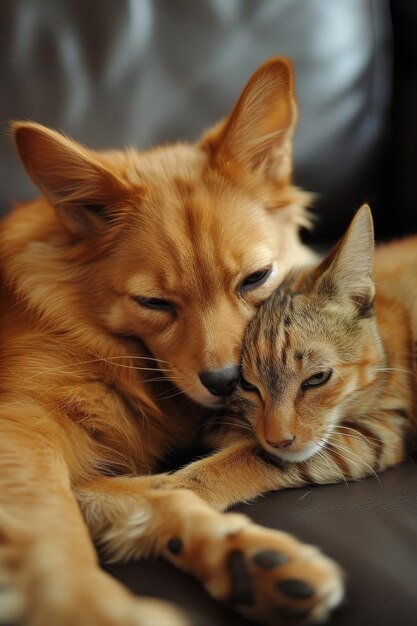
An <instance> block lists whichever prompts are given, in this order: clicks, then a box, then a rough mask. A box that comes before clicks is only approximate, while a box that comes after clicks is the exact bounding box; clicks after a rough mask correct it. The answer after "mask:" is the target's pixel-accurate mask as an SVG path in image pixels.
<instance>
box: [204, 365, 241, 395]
mask: <svg viewBox="0 0 417 626" xmlns="http://www.w3.org/2000/svg"><path fill="white" fill-rule="evenodd" d="M239 376H240V367H239V365H229V366H228V367H224V368H223V369H221V370H206V371H204V372H200V373H199V375H198V377H199V379H200V380H201V382H202V383H203V385H204V387H205V388H206V389H207V390H208V391H209V392H210V393H211V394H213V396H229V395H230V394H231V393H232V392H233V391H234V389H235V387H236V385H237V383H238V380H239Z"/></svg>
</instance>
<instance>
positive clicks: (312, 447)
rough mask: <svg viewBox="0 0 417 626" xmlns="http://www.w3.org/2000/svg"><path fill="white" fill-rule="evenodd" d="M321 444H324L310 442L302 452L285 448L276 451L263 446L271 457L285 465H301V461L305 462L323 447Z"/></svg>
mask: <svg viewBox="0 0 417 626" xmlns="http://www.w3.org/2000/svg"><path fill="white" fill-rule="evenodd" d="M323 443H324V442H321V441H318V442H316V441H312V442H311V443H308V444H307V445H306V446H305V447H304V448H303V449H302V450H288V449H285V448H284V449H282V450H278V449H277V448H272V447H271V446H264V448H265V450H266V451H267V452H268V454H270V455H273V456H274V457H276V458H277V459H279V460H280V461H285V462H286V463H301V462H302V461H306V460H307V459H309V458H310V457H312V456H314V455H315V454H316V453H317V452H318V451H319V450H320V448H322V447H323Z"/></svg>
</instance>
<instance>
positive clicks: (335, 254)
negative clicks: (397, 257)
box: [315, 204, 375, 315]
mask: <svg viewBox="0 0 417 626" xmlns="http://www.w3.org/2000/svg"><path fill="white" fill-rule="evenodd" d="M374 247H375V245H374V229H373V222H372V214H371V210H370V208H369V206H368V205H366V204H364V205H363V206H362V207H361V208H360V209H359V211H358V212H357V213H356V215H355V217H354V218H353V220H352V222H351V224H350V226H349V228H348V230H347V232H346V233H345V235H344V236H343V237H342V239H341V240H340V241H339V243H338V244H337V245H336V246H335V248H334V249H333V250H332V251H331V252H330V254H329V255H328V256H327V257H326V258H325V259H324V261H323V262H322V263H321V265H320V266H319V268H318V270H317V274H318V279H317V282H316V287H315V290H316V292H318V293H320V294H321V295H323V294H324V295H325V296H327V297H333V298H336V299H337V300H339V301H345V302H346V301H347V300H349V301H351V302H353V303H354V304H355V305H356V306H357V308H358V311H359V312H360V313H362V314H363V315H366V314H367V313H368V312H369V310H370V308H371V307H372V302H373V298H374V293H375V287H374V283H373V279H372V270H373V260H374Z"/></svg>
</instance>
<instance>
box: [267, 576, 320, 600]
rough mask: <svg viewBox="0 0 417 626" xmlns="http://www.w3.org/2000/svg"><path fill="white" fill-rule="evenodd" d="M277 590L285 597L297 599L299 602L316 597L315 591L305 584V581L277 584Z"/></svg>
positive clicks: (290, 580)
mask: <svg viewBox="0 0 417 626" xmlns="http://www.w3.org/2000/svg"><path fill="white" fill-rule="evenodd" d="M276 587H277V589H278V591H280V593H282V594H283V595H284V596H287V597H288V598H295V599H297V600H303V599H304V598H311V596H313V595H314V589H313V587H312V586H311V585H309V584H308V583H306V582H304V580H298V579H295V578H293V579H288V580H283V581H281V582H279V583H277V586H276Z"/></svg>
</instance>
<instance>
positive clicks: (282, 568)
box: [210, 525, 344, 624]
mask: <svg viewBox="0 0 417 626" xmlns="http://www.w3.org/2000/svg"><path fill="white" fill-rule="evenodd" d="M227 544H228V546H227V554H226V555H225V559H224V561H223V563H222V564H221V567H222V569H224V570H225V572H226V575H224V574H223V584H224V586H223V590H221V589H220V587H219V585H218V582H216V581H214V580H213V581H211V582H210V587H211V588H212V589H214V590H215V591H216V592H217V593H222V592H223V593H222V595H223V599H224V600H225V601H226V602H228V603H229V604H231V605H232V606H233V607H235V608H236V609H238V610H239V611H240V612H242V613H243V614H245V615H247V616H249V617H252V618H254V619H258V620H260V621H263V622H266V623H270V624H276V623H277V622H278V623H279V622H280V620H281V621H291V622H296V623H300V624H314V623H317V622H321V621H323V620H324V619H325V618H326V617H327V616H328V615H329V613H330V612H331V610H332V609H333V608H335V607H336V606H337V605H338V604H339V603H340V602H341V600H342V598H343V595H344V587H343V577H342V574H341V571H340V568H339V567H338V566H337V565H336V564H335V563H334V562H333V561H331V560H330V559H329V558H327V557H325V556H324V555H323V554H322V553H321V552H320V551H319V550H318V549H317V548H314V547H313V546H309V545H305V544H302V543H300V542H299V541H297V540H296V539H294V538H293V537H291V536H289V535H287V534H285V533H279V532H274V531H271V530H267V529H264V528H261V527H259V526H255V525H250V526H248V527H247V528H245V529H244V530H242V531H241V532H239V533H237V534H235V535H232V536H230V537H229V538H228V541H227Z"/></svg>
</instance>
